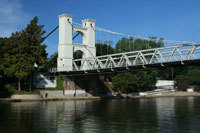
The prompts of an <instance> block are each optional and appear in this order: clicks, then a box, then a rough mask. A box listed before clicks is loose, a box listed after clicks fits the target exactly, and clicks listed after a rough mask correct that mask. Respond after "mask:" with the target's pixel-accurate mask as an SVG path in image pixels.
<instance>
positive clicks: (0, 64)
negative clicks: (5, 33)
mask: <svg viewBox="0 0 200 133" xmlns="http://www.w3.org/2000/svg"><path fill="white" fill-rule="evenodd" d="M6 39H7V38H0V71H2V69H3V46H4V45H5V41H6ZM0 73H1V72H0Z"/></svg>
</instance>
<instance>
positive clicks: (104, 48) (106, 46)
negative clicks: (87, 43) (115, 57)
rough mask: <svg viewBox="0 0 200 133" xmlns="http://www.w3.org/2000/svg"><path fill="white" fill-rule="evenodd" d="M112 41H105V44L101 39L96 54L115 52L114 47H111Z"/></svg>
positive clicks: (97, 44)
mask: <svg viewBox="0 0 200 133" xmlns="http://www.w3.org/2000/svg"><path fill="white" fill-rule="evenodd" d="M112 43H113V42H112V41H105V42H104V43H103V44H102V42H101V41H100V40H98V43H96V45H95V46H96V56H101V55H108V54H114V48H112V47H111V44H112Z"/></svg>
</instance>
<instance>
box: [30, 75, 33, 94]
mask: <svg viewBox="0 0 200 133" xmlns="http://www.w3.org/2000/svg"><path fill="white" fill-rule="evenodd" d="M32 78H33V76H32V74H31V75H30V82H29V91H30V92H31V90H32V85H33V80H32Z"/></svg>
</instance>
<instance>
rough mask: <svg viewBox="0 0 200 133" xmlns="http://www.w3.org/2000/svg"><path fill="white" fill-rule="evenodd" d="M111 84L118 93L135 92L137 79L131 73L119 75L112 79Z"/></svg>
mask: <svg viewBox="0 0 200 133" xmlns="http://www.w3.org/2000/svg"><path fill="white" fill-rule="evenodd" d="M112 83H113V85H114V87H115V89H117V91H118V92H123V93H127V92H131V91H136V90H137V83H138V79H137V77H136V76H135V75H133V74H131V73H120V74H117V75H116V76H115V77H114V78H113V79H112Z"/></svg>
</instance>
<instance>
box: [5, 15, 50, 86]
mask: <svg viewBox="0 0 200 133" xmlns="http://www.w3.org/2000/svg"><path fill="white" fill-rule="evenodd" d="M37 23H38V18H37V17H34V18H33V20H31V22H30V24H28V25H27V27H26V28H25V29H24V30H22V31H19V32H15V33H12V35H11V37H10V38H8V39H7V40H6V42H5V45H4V46H3V51H4V52H3V72H4V74H5V75H7V76H9V77H14V78H16V79H17V80H18V90H21V82H20V81H21V80H25V79H27V78H28V77H29V76H30V75H32V73H33V72H34V64H35V63H36V64H37V65H41V64H43V63H45V62H46V56H47V53H46V50H45V48H46V45H41V43H42V41H43V38H42V35H43V34H44V33H45V31H43V30H42V28H43V25H38V24H37ZM31 78H32V77H31Z"/></svg>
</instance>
